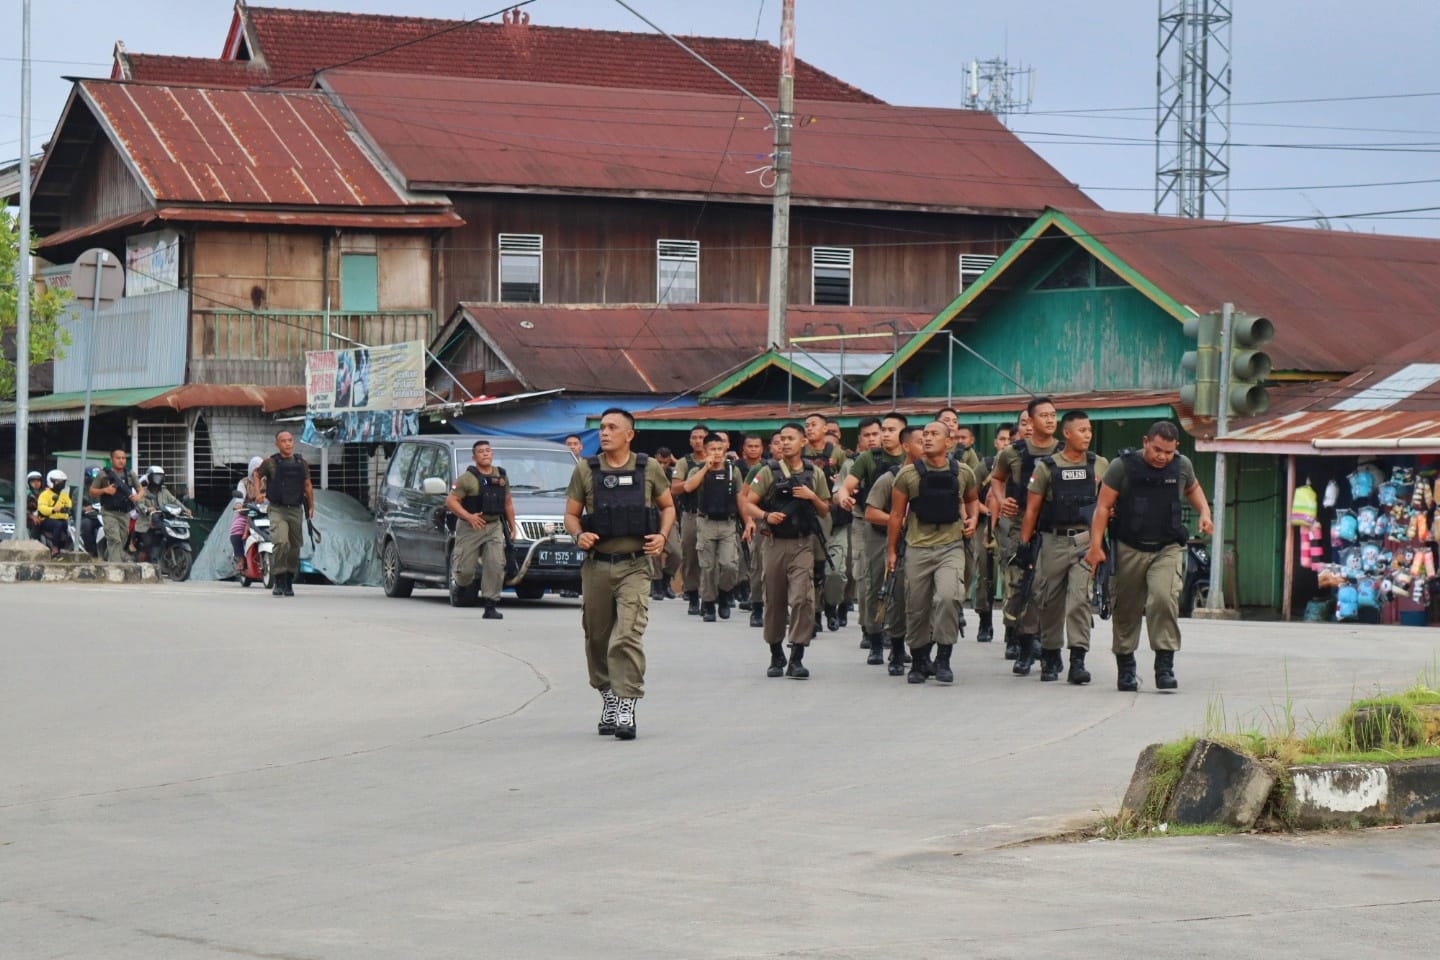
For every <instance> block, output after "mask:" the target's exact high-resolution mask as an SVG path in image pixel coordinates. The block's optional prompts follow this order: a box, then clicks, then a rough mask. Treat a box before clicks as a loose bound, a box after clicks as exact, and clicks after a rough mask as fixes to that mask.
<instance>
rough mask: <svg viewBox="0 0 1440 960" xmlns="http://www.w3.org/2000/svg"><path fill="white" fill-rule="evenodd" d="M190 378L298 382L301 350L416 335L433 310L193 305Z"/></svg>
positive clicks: (426, 333)
mask: <svg viewBox="0 0 1440 960" xmlns="http://www.w3.org/2000/svg"><path fill="white" fill-rule="evenodd" d="M191 317H192V322H191V325H190V380H191V381H192V382H196V383H256V384H299V383H303V382H304V374H305V353H306V351H309V350H344V349H346V348H348V347H351V346H354V345H358V344H366V345H370V346H375V345H378V344H382V343H400V342H402V341H406V340H421V341H424V342H425V343H426V344H427V345H428V344H429V343H430V341H431V339H432V338H434V336H435V334H436V332H437V330H438V322H437V319H436V316H435V313H434V311H432V310H386V311H379V312H375V313H331V314H329V315H326V314H325V313H323V312H320V311H299V310H294V311H266V312H249V311H243V310H194V311H192V312H191Z"/></svg>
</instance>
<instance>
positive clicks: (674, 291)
mask: <svg viewBox="0 0 1440 960" xmlns="http://www.w3.org/2000/svg"><path fill="white" fill-rule="evenodd" d="M655 302H656V303H699V302H700V242H699V241H698V240H657V241H656V242H655Z"/></svg>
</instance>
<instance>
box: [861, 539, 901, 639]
mask: <svg viewBox="0 0 1440 960" xmlns="http://www.w3.org/2000/svg"><path fill="white" fill-rule="evenodd" d="M854 526H855V547H856V550H855V555H856V556H857V557H858V558H861V559H860V562H859V563H857V564H856V567H857V568H858V572H857V573H856V577H857V578H859V580H860V587H859V590H858V592H859V594H860V629H861V630H862V631H864V632H865V633H871V634H874V633H883V632H884V630H885V605H884V604H883V603H881V602H880V589H881V588H882V587H883V586H884V585H885V534H883V533H879V532H877V531H876V530H875V528H874V527H872V526H870V524H868V523H866V522H864V521H861V520H857V521H856V522H855V524H854ZM897 579H898V578H897ZM897 636H898V634H897Z"/></svg>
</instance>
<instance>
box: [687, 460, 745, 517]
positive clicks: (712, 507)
mask: <svg viewBox="0 0 1440 960" xmlns="http://www.w3.org/2000/svg"><path fill="white" fill-rule="evenodd" d="M695 492H696V494H698V497H697V505H698V507H699V510H700V513H701V514H703V515H704V516H706V517H709V518H710V519H711V520H729V519H732V518H733V517H734V516H735V468H734V467H732V466H731V465H730V463H729V461H726V463H725V465H724V466H723V467H721V468H720V469H719V470H708V469H707V470H706V471H705V479H704V481H703V482H702V483H701V484H700V489H699V490H696V491H695Z"/></svg>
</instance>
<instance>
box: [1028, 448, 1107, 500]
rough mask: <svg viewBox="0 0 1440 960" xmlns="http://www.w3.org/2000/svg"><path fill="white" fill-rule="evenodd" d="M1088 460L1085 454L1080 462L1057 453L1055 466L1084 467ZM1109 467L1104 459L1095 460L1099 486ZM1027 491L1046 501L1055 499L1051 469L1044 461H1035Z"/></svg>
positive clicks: (1097, 458) (1096, 478) (1096, 477)
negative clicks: (1051, 481)
mask: <svg viewBox="0 0 1440 960" xmlns="http://www.w3.org/2000/svg"><path fill="white" fill-rule="evenodd" d="M1086 459H1087V458H1086V457H1085V455H1084V454H1082V455H1081V456H1080V459H1079V460H1071V459H1069V458H1068V457H1065V456H1063V455H1062V454H1060V453H1056V454H1055V465H1056V466H1057V467H1083V466H1085V461H1086ZM1109 465H1110V461H1108V460H1106V459H1105V458H1104V457H1100V456H1097V457H1096V458H1095V482H1096V483H1097V484H1098V483H1099V482H1100V478H1101V477H1103V476H1105V471H1106V469H1107V468H1108V467H1109ZM1026 489H1027V490H1029V491H1030V492H1031V493H1038V494H1041V495H1042V496H1044V497H1045V499H1046V500H1053V499H1055V498H1054V496H1053V495H1052V492H1051V489H1050V467H1049V466H1048V465H1047V464H1046V463H1045V462H1044V461H1041V460H1037V461H1035V472H1034V473H1033V474H1031V475H1030V485H1029V486H1028V487H1026Z"/></svg>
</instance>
